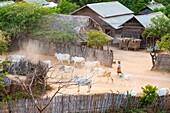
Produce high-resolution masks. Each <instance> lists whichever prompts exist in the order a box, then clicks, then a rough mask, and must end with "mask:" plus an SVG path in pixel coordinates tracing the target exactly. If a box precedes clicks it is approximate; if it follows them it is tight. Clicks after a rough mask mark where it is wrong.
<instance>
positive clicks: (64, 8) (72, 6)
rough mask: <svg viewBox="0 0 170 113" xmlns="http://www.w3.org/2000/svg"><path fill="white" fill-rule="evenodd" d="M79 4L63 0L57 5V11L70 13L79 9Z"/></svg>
mask: <svg viewBox="0 0 170 113" xmlns="http://www.w3.org/2000/svg"><path fill="white" fill-rule="evenodd" d="M78 8H79V6H78V5H77V4H76V3H71V2H68V1H66V0H62V1H61V2H60V3H59V4H58V5H57V7H56V8H55V10H56V12H57V13H59V14H69V13H71V12H73V11H75V10H76V9H78Z"/></svg>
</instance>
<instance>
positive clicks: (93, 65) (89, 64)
mask: <svg viewBox="0 0 170 113" xmlns="http://www.w3.org/2000/svg"><path fill="white" fill-rule="evenodd" d="M54 57H55V58H56V59H57V61H58V63H61V64H63V63H64V62H65V61H67V63H68V65H63V66H61V67H59V68H58V70H59V71H62V72H63V73H70V74H71V78H72V80H73V82H75V83H76V84H77V85H78V92H79V91H80V86H81V85H87V86H88V91H87V92H90V89H91V87H92V82H94V79H93V80H92V77H89V78H88V77H84V78H82V77H79V76H78V75H77V74H75V69H76V65H77V64H79V65H80V66H82V67H84V68H85V69H90V72H91V73H93V75H95V76H97V77H100V80H101V77H106V78H107V83H108V81H109V79H111V81H112V83H113V82H114V80H113V78H112V74H111V71H109V70H104V69H103V68H101V67H100V61H86V60H85V58H83V57H77V56H74V57H71V55H69V54H61V53H55V54H54ZM24 58H26V56H24V55H16V54H13V55H9V56H8V57H7V60H12V62H20V60H22V59H24ZM42 62H43V63H44V64H46V65H48V67H49V68H50V67H52V62H51V61H50V60H45V61H42ZM71 62H73V65H74V66H71V65H70V64H71ZM73 75H74V76H73ZM121 78H124V79H127V80H128V79H129V77H128V76H126V75H122V76H121ZM156 92H157V94H158V95H159V96H162V95H167V94H169V89H168V88H161V89H159V90H157V91H156ZM122 94H124V95H127V92H126V93H122ZM128 94H130V95H132V96H137V93H136V92H135V91H129V92H128Z"/></svg>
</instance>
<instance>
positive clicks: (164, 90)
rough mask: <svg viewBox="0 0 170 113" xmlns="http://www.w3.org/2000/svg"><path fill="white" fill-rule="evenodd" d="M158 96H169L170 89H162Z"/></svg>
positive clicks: (159, 90)
mask: <svg viewBox="0 0 170 113" xmlns="http://www.w3.org/2000/svg"><path fill="white" fill-rule="evenodd" d="M156 93H157V94H158V96H163V95H168V94H169V89H168V88H161V89H158V90H157V91H156Z"/></svg>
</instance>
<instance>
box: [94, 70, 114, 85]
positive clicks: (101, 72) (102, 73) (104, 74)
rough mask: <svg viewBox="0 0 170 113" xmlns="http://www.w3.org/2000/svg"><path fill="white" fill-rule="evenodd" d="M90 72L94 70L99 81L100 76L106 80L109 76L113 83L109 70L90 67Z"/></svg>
mask: <svg viewBox="0 0 170 113" xmlns="http://www.w3.org/2000/svg"><path fill="white" fill-rule="evenodd" d="M91 72H94V73H95V74H96V75H97V77H100V81H101V77H107V82H106V83H108V81H109V78H110V79H111V81H112V83H113V78H112V77H111V72H109V71H106V70H104V69H102V68H92V69H91Z"/></svg>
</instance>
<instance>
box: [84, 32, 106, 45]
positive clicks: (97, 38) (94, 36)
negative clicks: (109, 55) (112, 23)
mask: <svg viewBox="0 0 170 113" xmlns="http://www.w3.org/2000/svg"><path fill="white" fill-rule="evenodd" d="M86 41H87V45H88V46H90V47H95V48H98V47H101V46H103V45H106V44H107V43H108V42H109V39H107V38H106V36H105V35H104V33H103V32H102V31H98V32H96V31H92V30H91V31H90V32H89V33H88V34H87V38H86Z"/></svg>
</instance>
